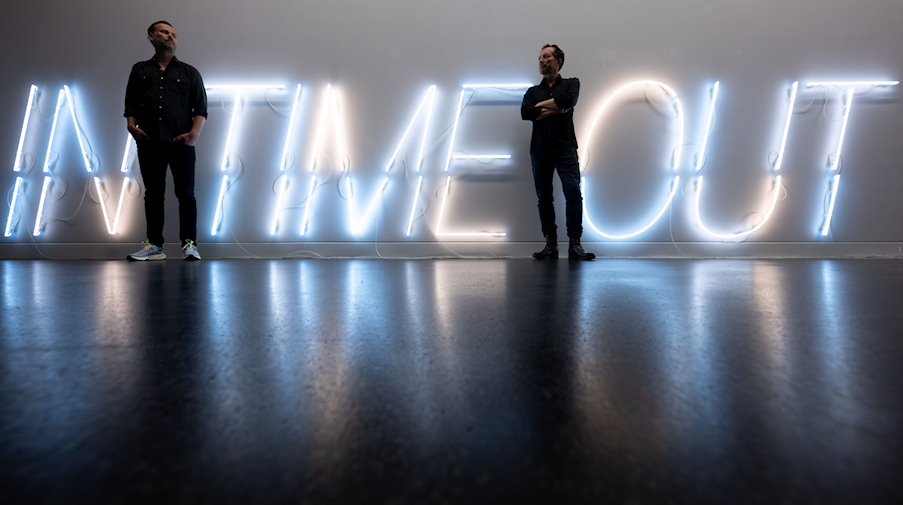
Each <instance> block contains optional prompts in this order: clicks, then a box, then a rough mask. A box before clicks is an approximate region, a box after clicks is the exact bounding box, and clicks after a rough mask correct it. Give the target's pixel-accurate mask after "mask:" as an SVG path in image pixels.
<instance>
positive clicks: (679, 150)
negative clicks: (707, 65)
mask: <svg viewBox="0 0 903 505" xmlns="http://www.w3.org/2000/svg"><path fill="white" fill-rule="evenodd" d="M646 86H658V87H660V88H662V90H663V91H664V92H665V93H666V94H667V95H668V96H669V97H670V98H671V100H672V101H673V102H674V111H675V115H676V118H675V119H676V120H677V121H678V125H679V128H678V131H677V134H676V135H675V140H674V147H673V148H672V150H671V169H672V170H674V171H675V172H676V171H677V168H678V166H679V165H680V159H681V156H682V155H683V144H684V128H685V127H684V116H683V109H682V107H681V105H680V99H678V97H677V92H675V91H674V90H673V89H671V87H669V86H668V85H666V84H664V83H662V82H659V81H654V80H639V81H634V82H631V83H628V84H625V85H624V86H621V87H620V88H618V89H617V90H615V92H614V93H612V94H611V95H609V96H608V98H606V99H605V101H604V102H603V103H602V105H601V106H600V107H599V109H598V110H597V112H596V115H595V117H594V118H593V122H592V124H591V125H590V129H589V134H588V135H587V136H586V138H587V141H585V142H584V145H585V146H586V147H584V153H583V155H582V156H580V160H581V161H580V164H581V168H580V171H581V172H586V163H587V161H588V160H589V159H590V150H589V144H590V142H589V139H592V138H593V132H594V131H595V129H596V124H597V123H598V121H599V118H601V117H602V116H603V114H604V112H605V111H606V109H607V108H608V106H609V105H610V104H611V103H612V102H613V101H614V100H615V99H616V98H617V97H618V96H619V95H620V94H622V93H625V92H626V91H627V90H629V89H631V88H635V87H643V88H645V87H646ZM679 182H680V176H677V175H675V176H674V178H673V180H672V181H671V190H670V193H669V194H668V198H667V200H666V201H665V204H664V205H663V206H662V207H661V209H660V210H659V211H658V213H657V214H656V215H655V217H654V218H653V219H652V220H651V221H649V222H648V223H646V224H645V225H644V226H642V227H641V228H639V229H638V230H635V231H632V232H630V233H624V234H611V233H608V232H605V231H603V230H601V229H599V228H598V227H596V226H595V225H594V224H593V222H592V219H591V218H590V214H589V210H588V209H587V207H586V201H587V200H588V198H586V196H585V195H584V198H583V215H584V216H585V218H586V222H587V224H588V225H589V227H590V228H591V229H592V230H593V231H595V232H596V233H598V234H599V235H602V236H603V237H605V238H609V239H613V240H623V239H628V238H632V237H636V236H637V235H640V234H642V233H644V232H645V231H646V230H648V229H649V228H652V226H653V225H654V224H655V223H657V222H658V220H659V219H661V217H662V216H663V215H664V214H665V212H666V211H667V210H668V207H670V206H671V202H672V201H673V200H674V195H675V194H677V190H678V189H679V188H680V184H679ZM585 183H586V177H585V176H584V177H582V178H581V185H582V186H583V187H584V192H585V191H586V189H585V188H586V184H585Z"/></svg>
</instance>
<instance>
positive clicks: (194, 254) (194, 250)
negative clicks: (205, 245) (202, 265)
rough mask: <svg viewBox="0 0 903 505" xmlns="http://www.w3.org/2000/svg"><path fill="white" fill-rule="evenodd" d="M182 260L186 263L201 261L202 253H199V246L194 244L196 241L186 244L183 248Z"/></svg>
mask: <svg viewBox="0 0 903 505" xmlns="http://www.w3.org/2000/svg"><path fill="white" fill-rule="evenodd" d="M182 253H183V254H184V256H182V259H183V260H185V261H197V260H199V259H201V253H199V252H198V245H197V244H195V243H194V240H188V241H186V242H185V245H183V246H182Z"/></svg>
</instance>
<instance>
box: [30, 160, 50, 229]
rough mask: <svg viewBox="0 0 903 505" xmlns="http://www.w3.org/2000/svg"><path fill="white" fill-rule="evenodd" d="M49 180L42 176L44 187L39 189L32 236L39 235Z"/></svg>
mask: <svg viewBox="0 0 903 505" xmlns="http://www.w3.org/2000/svg"><path fill="white" fill-rule="evenodd" d="M50 181H51V178H50V177H47V176H46V175H45V176H44V186H43V187H42V188H41V200H40V201H39V202H38V216H37V217H36V218H35V220H34V233H33V234H32V235H34V236H35V237H37V236H38V235H40V234H41V227H42V226H41V222H42V220H43V218H44V202H46V201H47V189H48V188H49V187H50Z"/></svg>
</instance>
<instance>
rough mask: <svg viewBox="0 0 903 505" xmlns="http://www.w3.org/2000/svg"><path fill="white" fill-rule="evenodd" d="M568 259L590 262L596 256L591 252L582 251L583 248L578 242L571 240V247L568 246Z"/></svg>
mask: <svg viewBox="0 0 903 505" xmlns="http://www.w3.org/2000/svg"><path fill="white" fill-rule="evenodd" d="M568 259H569V260H579V261H592V260H594V259H596V255H595V254H593V253H591V252H586V251H584V250H583V246H582V245H580V241H579V240H572V241H571V245H569V246H568Z"/></svg>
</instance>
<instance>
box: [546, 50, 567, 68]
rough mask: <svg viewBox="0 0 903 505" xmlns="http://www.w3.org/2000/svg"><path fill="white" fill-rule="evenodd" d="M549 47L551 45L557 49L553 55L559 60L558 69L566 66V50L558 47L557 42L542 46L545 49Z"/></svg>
mask: <svg viewBox="0 0 903 505" xmlns="http://www.w3.org/2000/svg"><path fill="white" fill-rule="evenodd" d="M547 47H551V48H552V49H554V50H555V51H553V52H552V56H554V57H555V59H556V60H558V70H561V67H563V66H564V51H562V50H561V48H560V47H558V45H557V44H546V45H544V46H542V48H543V49H545V48H547Z"/></svg>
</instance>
